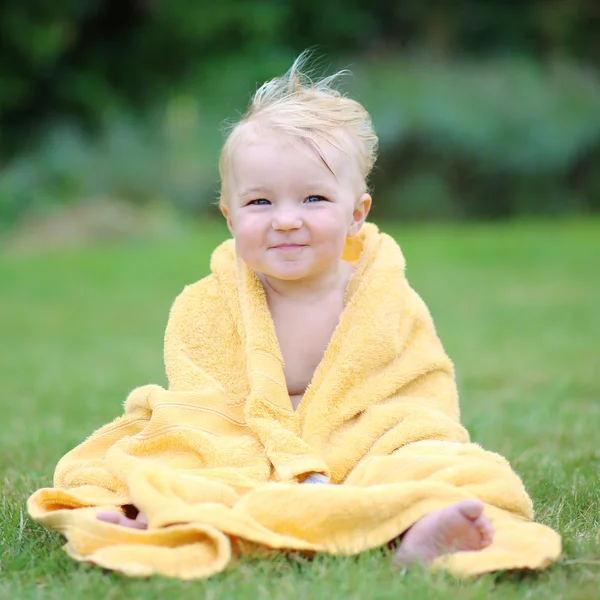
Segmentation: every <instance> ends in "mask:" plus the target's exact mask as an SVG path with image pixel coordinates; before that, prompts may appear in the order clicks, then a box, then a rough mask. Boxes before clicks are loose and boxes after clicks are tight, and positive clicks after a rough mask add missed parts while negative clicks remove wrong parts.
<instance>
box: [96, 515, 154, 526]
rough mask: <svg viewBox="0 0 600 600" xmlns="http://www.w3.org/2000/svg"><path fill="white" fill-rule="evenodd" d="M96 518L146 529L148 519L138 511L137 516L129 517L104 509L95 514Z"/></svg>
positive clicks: (114, 523)
mask: <svg viewBox="0 0 600 600" xmlns="http://www.w3.org/2000/svg"><path fill="white" fill-rule="evenodd" d="M96 519H98V521H104V522H106V523H112V524H113V525H121V526H122V527H129V528H130V529H148V519H146V517H145V516H144V515H143V514H142V513H138V516H137V518H135V519H130V518H128V517H126V516H125V515H122V514H121V513H120V512H117V511H116V510H104V511H100V512H99V513H98V514H97V515H96Z"/></svg>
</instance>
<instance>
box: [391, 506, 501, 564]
mask: <svg viewBox="0 0 600 600" xmlns="http://www.w3.org/2000/svg"><path fill="white" fill-rule="evenodd" d="M493 537H494V528H493V527H492V524H491V523H490V522H489V520H488V519H487V517H485V516H484V515H483V502H480V501H479V500H463V501H462V502H458V503H457V504H453V505H452V506H448V507H447V508H442V509H440V510H436V511H435V512H432V513H430V514H428V515H426V516H425V517H423V518H422V519H421V520H420V521H417V522H416V523H415V524H414V525H413V526H412V527H411V528H410V529H409V530H408V531H407V532H406V533H405V534H404V536H403V537H402V542H401V544H400V546H399V547H398V550H397V551H396V555H395V557H394V562H395V563H396V564H403V563H409V562H414V561H418V560H421V561H425V562H427V563H428V562H431V561H433V560H434V559H436V558H437V557H438V556H442V555H443V554H451V553H453V552H461V551H464V550H483V548H485V547H487V546H489V545H490V544H491V543H492V539H493Z"/></svg>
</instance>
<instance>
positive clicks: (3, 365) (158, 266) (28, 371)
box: [0, 220, 600, 600]
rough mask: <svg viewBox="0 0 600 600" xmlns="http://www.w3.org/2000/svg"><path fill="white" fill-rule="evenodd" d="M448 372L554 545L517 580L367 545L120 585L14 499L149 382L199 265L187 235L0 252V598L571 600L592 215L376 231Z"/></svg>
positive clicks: (594, 470)
mask: <svg viewBox="0 0 600 600" xmlns="http://www.w3.org/2000/svg"><path fill="white" fill-rule="evenodd" d="M382 228H383V229H384V230H386V231H389V232H390V233H393V234H394V236H395V237H396V238H397V239H398V240H399V241H400V242H401V244H402V247H403V249H404V252H405V254H406V256H407V259H408V275H409V279H410V281H411V283H412V284H413V286H414V287H415V288H416V289H417V290H418V291H419V292H420V293H421V295H422V296H423V297H424V298H425V300H426V301H427V303H428V304H429V306H430V308H431V311H432V313H433V315H434V318H435V321H436V324H437V327H438V331H439V334H440V336H441V338H442V340H443V341H444V343H445V346H446V349H447V351H448V352H449V354H450V355H451V356H452V358H453V359H454V360H455V363H456V365H457V371H458V376H459V383H460V388H461V397H462V413H463V419H464V422H465V423H466V425H467V426H468V428H469V430H470V431H471V433H472V437H473V439H474V440H475V441H477V442H480V443H481V444H483V445H484V446H485V447H486V448H488V449H490V450H494V451H497V452H500V453H502V454H503V455H505V456H506V457H507V458H508V459H509V460H510V461H511V463H512V465H513V467H514V468H515V469H516V471H517V472H518V473H519V474H520V475H521V476H522V477H523V479H524V481H525V484H526V486H527V488H528V490H529V491H530V493H531V495H532V497H533V499H534V502H535V505H536V508H537V518H538V519H539V520H540V521H542V522H544V523H547V524H548V525H550V526H551V527H554V528H557V529H558V530H559V531H560V532H561V533H562V534H563V536H564V549H565V555H564V558H563V559H562V561H561V562H560V563H559V564H557V565H555V566H553V567H552V568H551V569H549V570H547V571H544V572H541V573H535V574H531V575H514V574H513V575H511V574H500V575H489V576H484V577H481V578H479V579H476V580H473V581H467V582H457V581H454V580H453V579H451V578H450V577H448V576H445V575H435V576H432V575H429V574H427V573H425V572H422V571H419V570H416V571H413V572H410V573H408V574H407V575H405V576H403V575H401V574H400V573H398V572H397V571H395V570H393V569H392V568H390V566H389V562H388V561H387V560H386V557H385V556H384V554H383V553H382V552H380V551H375V552H371V553H366V554H363V555H362V556H359V557H351V558H342V559H339V558H337V559H336V558H332V557H327V556H323V557H318V558H317V559H316V560H315V561H314V562H312V563H306V562H303V561H299V560H292V559H285V558H283V557H278V558H277V559H275V560H273V559H271V560H268V561H267V560H264V561H259V560H252V561H250V560H247V561H242V562H240V563H237V564H232V565H231V566H230V568H229V569H228V570H227V571H226V572H225V573H223V574H221V575H219V576H216V577H214V578H212V579H210V580H207V581H200V582H195V583H182V582H179V581H171V580H168V579H163V578H153V579H151V580H134V579H127V578H124V577H121V576H118V575H115V574H113V573H106V572H104V571H102V570H100V569H98V568H92V567H89V566H86V565H81V564H77V563H75V562H72V561H71V560H70V559H69V558H68V557H67V556H66V555H65V554H64V553H63V551H62V550H61V545H62V541H61V539H60V538H59V536H57V535H55V534H53V533H50V532H47V531H45V530H43V529H42V528H41V527H39V526H38V525H37V524H35V523H33V522H32V521H31V520H30V519H29V518H28V516H27V515H26V513H25V500H26V498H27V496H28V495H29V494H30V493H31V492H32V491H33V490H35V489H36V488H38V487H41V486H47V485H50V483H51V476H52V471H53V468H54V465H55V464H56V461H57V460H58V458H59V457H60V456H61V455H62V454H64V453H65V452H66V451H67V450H69V449H70V448H71V447H73V446H74V445H75V444H77V443H78V442H80V441H81V440H82V439H83V438H84V437H85V436H86V435H88V434H89V433H90V432H91V431H93V430H94V429H95V428H97V427H98V426H100V425H101V424H103V423H105V422H106V421H108V420H109V419H112V418H113V417H114V416H116V415H117V414H119V413H120V411H121V405H122V402H123V400H124V398H125V396H126V394H127V392H128V391H129V390H130V389H132V388H133V387H135V386H137V385H140V384H144V383H150V382H154V383H159V384H164V383H165V377H164V373H163V368H162V357H161V349H162V348H161V345H162V336H163V331H164V326H165V323H166V318H167V314H168V310H169V307H170V303H171V302H172V300H173V299H174V297H175V296H176V295H177V294H178V293H179V291H180V290H181V289H182V288H183V286H184V285H185V284H186V283H189V282H191V281H194V280H196V279H199V278H200V277H202V276H203V275H204V274H205V273H206V272H207V269H208V260H209V254H210V250H211V249H212V248H213V247H214V246H215V245H216V243H217V242H218V241H220V240H221V239H223V238H224V237H225V235H226V231H225V229H224V228H222V227H216V226H211V227H205V228H204V229H203V230H202V231H200V232H198V233H197V234H196V235H195V236H194V237H189V236H181V237H180V238H179V239H177V240H170V241H165V240H161V241H156V242H152V241H143V242H137V243H133V242H131V243H126V244H123V243H121V244H118V245H111V246H102V247H99V246H97V247H88V248H85V249H79V250H78V251H73V250H55V251H47V252H43V253H41V252H40V253H37V254H30V255H27V256H26V255H21V256H4V257H3V258H0V314H1V315H2V316H1V317H0V339H1V340H2V352H1V353H0V381H1V382H2V401H1V406H2V416H3V419H2V435H1V438H0V476H1V477H2V512H1V514H0V560H1V568H2V570H1V571H0V598H2V599H3V598H11V599H13V598H19V599H20V598H57V599H58V598H60V599H61V600H62V599H64V598H86V597H94V598H96V597H97V598H106V599H109V598H129V597H132V596H133V597H143V598H145V599H152V598H163V597H164V596H165V595H166V594H170V593H173V594H176V596H175V597H177V598H188V597H189V598H215V599H216V598H227V599H232V600H235V599H241V598H245V599H246V598H247V599H252V600H254V599H256V598H277V597H280V598H311V599H319V598H323V599H327V600H331V599H332V598H350V599H359V598H411V599H413V598H417V599H418V598H427V599H430V598H460V599H461V600H468V599H483V598H502V599H504V598H508V599H511V598H544V599H545V598H580V599H582V600H583V599H585V600H589V599H590V598H594V597H597V595H598V591H597V590H598V586H599V585H600V530H599V528H598V520H599V515H600V501H599V500H600V497H599V496H600V492H599V488H600V485H599V484H600V479H599V464H600V451H599V449H600V444H599V441H598V440H599V437H598V428H599V425H600V402H599V401H598V400H599V398H598V391H599V389H600V364H599V358H598V357H599V353H598V339H600V311H599V310H598V306H600V303H599V300H600V278H599V270H598V260H599V258H600V221H597V220H595V221H594V220H591V221H589V222H581V221H577V222H563V223H535V222H534V223H517V224H512V225H471V226H468V225H452V226H435V227H418V228H417V227H414V228H412V227H392V226H391V225H390V226H388V225H385V226H383V227H382Z"/></svg>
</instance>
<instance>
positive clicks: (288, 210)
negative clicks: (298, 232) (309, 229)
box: [271, 206, 302, 231]
mask: <svg viewBox="0 0 600 600" xmlns="http://www.w3.org/2000/svg"><path fill="white" fill-rule="evenodd" d="M271 227H272V228H273V229H275V230H276V231H291V230H294V229H300V228H301V227H302V218H301V217H300V212H299V211H298V209H297V208H296V207H293V206H279V207H278V208H277V210H276V211H275V214H274V215H273V221H272V222H271Z"/></svg>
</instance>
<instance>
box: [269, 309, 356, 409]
mask: <svg viewBox="0 0 600 600" xmlns="http://www.w3.org/2000/svg"><path fill="white" fill-rule="evenodd" d="M343 308H344V307H343V299H341V298H340V299H338V300H336V301H330V302H328V303H326V304H324V305H316V306H313V307H310V308H306V309H303V310H302V311H298V309H297V308H292V307H277V308H274V309H272V311H271V312H272V316H273V323H274V325H275V333H276V334H277V340H278V341H279V346H280V348H281V354H282V356H283V360H284V369H283V370H284V374H285V381H286V384H287V389H288V394H289V395H290V399H291V400H292V405H293V407H294V409H296V407H297V406H298V404H299V403H300V400H301V399H302V396H303V395H304V392H305V391H306V388H307V387H308V385H309V383H310V382H311V380H312V378H313V375H314V372H315V370H316V369H317V367H318V365H319V363H320V362H321V360H322V358H323V355H324V354H325V350H326V349H327V346H328V344H329V341H330V340H331V336H332V335H333V332H334V330H335V328H336V326H337V324H338V321H339V318H340V315H341V313H342V310H343Z"/></svg>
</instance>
